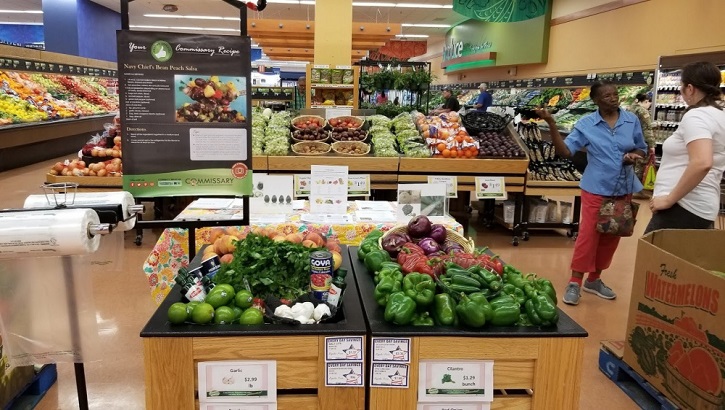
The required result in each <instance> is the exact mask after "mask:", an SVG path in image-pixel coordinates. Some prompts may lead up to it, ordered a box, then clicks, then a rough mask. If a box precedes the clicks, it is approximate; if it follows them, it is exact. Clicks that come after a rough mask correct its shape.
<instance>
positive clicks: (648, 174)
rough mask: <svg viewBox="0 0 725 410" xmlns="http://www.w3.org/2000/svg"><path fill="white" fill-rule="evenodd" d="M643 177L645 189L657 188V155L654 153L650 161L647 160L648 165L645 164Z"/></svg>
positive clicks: (651, 154)
mask: <svg viewBox="0 0 725 410" xmlns="http://www.w3.org/2000/svg"><path fill="white" fill-rule="evenodd" d="M642 178H643V181H642V185H644V189H648V190H653V189H655V180H656V179H657V171H656V170H655V156H654V154H653V153H650V156H649V161H647V165H645V167H644V172H643V173H642Z"/></svg>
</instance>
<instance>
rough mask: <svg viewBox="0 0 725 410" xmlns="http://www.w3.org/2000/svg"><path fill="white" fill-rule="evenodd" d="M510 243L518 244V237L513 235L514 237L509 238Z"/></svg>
mask: <svg viewBox="0 0 725 410" xmlns="http://www.w3.org/2000/svg"><path fill="white" fill-rule="evenodd" d="M511 245H513V246H519V237H518V236H514V238H513V239H512V240H511Z"/></svg>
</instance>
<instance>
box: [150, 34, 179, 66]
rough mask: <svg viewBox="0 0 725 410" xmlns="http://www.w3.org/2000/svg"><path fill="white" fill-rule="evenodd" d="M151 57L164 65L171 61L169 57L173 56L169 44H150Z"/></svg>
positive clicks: (160, 42)
mask: <svg viewBox="0 0 725 410" xmlns="http://www.w3.org/2000/svg"><path fill="white" fill-rule="evenodd" d="M151 55H152V56H153V57H154V59H155V60H156V61H158V62H160V63H165V62H167V61H169V60H171V56H172V55H174V51H173V50H172V48H171V44H169V43H167V42H165V41H163V40H159V41H157V42H155V43H153V44H151Z"/></svg>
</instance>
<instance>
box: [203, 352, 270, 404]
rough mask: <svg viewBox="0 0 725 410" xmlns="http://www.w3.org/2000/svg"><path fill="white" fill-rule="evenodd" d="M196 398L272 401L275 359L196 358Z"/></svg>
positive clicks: (242, 401)
mask: <svg viewBox="0 0 725 410" xmlns="http://www.w3.org/2000/svg"><path fill="white" fill-rule="evenodd" d="M198 372H199V375H198V376H199V377H198V379H199V401H200V402H217V403H222V402H224V403H226V402H234V403H275V402H276V401H277V362H276V361H274V360H259V361H252V360H243V361H234V360H227V361H216V362H199V365H198Z"/></svg>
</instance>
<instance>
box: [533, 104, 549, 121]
mask: <svg viewBox="0 0 725 410" xmlns="http://www.w3.org/2000/svg"><path fill="white" fill-rule="evenodd" d="M534 112H535V113H536V114H537V115H538V116H539V118H541V119H542V120H544V121H546V122H547V123H548V122H554V117H552V116H551V113H550V112H549V110H547V109H546V108H544V107H536V108H534Z"/></svg>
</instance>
